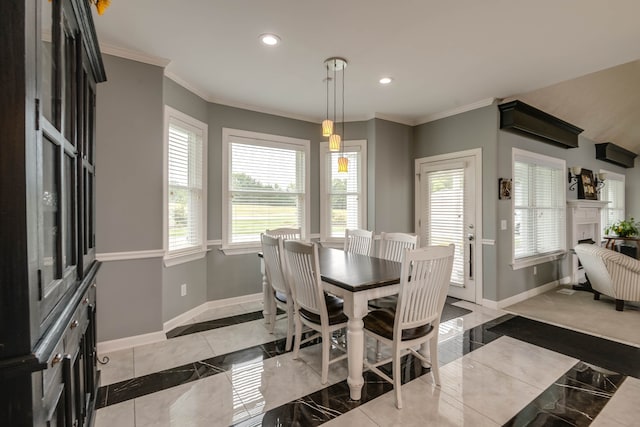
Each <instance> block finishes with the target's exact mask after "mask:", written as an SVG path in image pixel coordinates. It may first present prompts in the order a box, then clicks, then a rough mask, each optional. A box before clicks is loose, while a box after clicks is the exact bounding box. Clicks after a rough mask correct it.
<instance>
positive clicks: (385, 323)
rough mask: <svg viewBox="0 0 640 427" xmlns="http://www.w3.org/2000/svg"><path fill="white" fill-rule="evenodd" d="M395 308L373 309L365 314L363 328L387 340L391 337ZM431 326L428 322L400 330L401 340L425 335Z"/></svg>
mask: <svg viewBox="0 0 640 427" xmlns="http://www.w3.org/2000/svg"><path fill="white" fill-rule="evenodd" d="M395 317H396V310H395V308H381V309H379V310H373V311H372V312H370V313H369V314H367V315H366V316H365V318H364V319H363V320H364V328H365V329H367V330H369V331H371V332H373V333H374V334H377V335H380V336H381V337H384V338H386V339H388V340H392V339H393V324H394V322H395ZM432 329H433V326H431V324H430V323H427V324H426V325H422V326H418V327H415V328H411V329H405V330H404V331H402V341H408V340H413V339H416V338H420V337H423V336H425V335H427V334H428V333H429V332H431V330H432Z"/></svg>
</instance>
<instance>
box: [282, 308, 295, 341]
mask: <svg viewBox="0 0 640 427" xmlns="http://www.w3.org/2000/svg"><path fill="white" fill-rule="evenodd" d="M293 319H294V315H293V313H292V312H291V311H290V312H288V313H287V341H286V343H285V345H284V351H289V350H291V345H292V344H293V334H294V331H295V328H294V325H293Z"/></svg>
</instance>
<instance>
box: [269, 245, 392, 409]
mask: <svg viewBox="0 0 640 427" xmlns="http://www.w3.org/2000/svg"><path fill="white" fill-rule="evenodd" d="M260 255H262V254H260ZM318 257H319V261H320V277H321V279H322V281H323V282H324V287H325V290H326V291H327V292H330V293H332V294H334V295H336V296H339V297H341V298H342V299H343V300H344V312H345V314H346V315H347V317H349V322H348V323H347V353H348V365H349V376H348V378H347V383H348V384H349V389H350V396H351V398H352V399H353V400H360V397H361V392H362V386H363V385H364V378H363V376H362V369H363V360H364V329H363V327H364V322H363V321H362V319H363V318H364V316H366V315H367V313H368V311H369V309H368V305H369V304H368V303H369V301H370V300H372V299H375V298H380V297H384V296H389V295H394V294H397V293H398V290H399V286H400V285H399V283H400V268H401V267H402V264H401V263H399V262H395V261H389V260H385V259H382V258H376V257H372V256H366V255H359V254H354V253H349V252H345V251H343V250H341V249H333V248H325V247H322V246H319V247H318ZM261 270H262V275H263V276H262V286H263V292H264V306H263V314H264V318H265V320H266V321H267V322H269V321H270V319H271V318H272V316H271V314H272V313H273V312H275V310H276V307H275V301H273V292H272V291H271V287H270V286H269V284H268V282H267V278H266V275H265V271H264V263H261Z"/></svg>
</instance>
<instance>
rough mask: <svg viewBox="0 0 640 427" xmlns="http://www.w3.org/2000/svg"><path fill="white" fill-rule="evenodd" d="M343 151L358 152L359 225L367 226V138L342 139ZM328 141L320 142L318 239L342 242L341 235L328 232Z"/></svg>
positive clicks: (329, 210)
mask: <svg viewBox="0 0 640 427" xmlns="http://www.w3.org/2000/svg"><path fill="white" fill-rule="evenodd" d="M343 144H344V151H345V152H354V151H359V152H360V163H361V165H360V176H359V179H360V200H359V211H360V212H359V219H358V222H359V226H358V228H362V229H366V228H367V219H368V217H367V190H368V188H367V140H366V139H356V140H349V141H343ZM329 153H330V151H329V142H328V141H323V142H321V143H320V241H321V242H334V243H335V242H343V241H344V236H343V237H331V236H330V233H329V226H330V223H331V221H330V218H329V217H330V215H331V204H330V203H329V202H328V197H329V193H328V191H327V190H328V182H327V179H328V177H329V175H330V174H329V173H328V168H329V167H330V165H329V164H328V163H327V154H329Z"/></svg>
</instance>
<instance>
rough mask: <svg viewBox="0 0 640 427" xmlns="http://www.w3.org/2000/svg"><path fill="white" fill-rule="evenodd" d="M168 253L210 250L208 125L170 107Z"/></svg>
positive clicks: (167, 186)
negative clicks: (205, 158)
mask: <svg viewBox="0 0 640 427" xmlns="http://www.w3.org/2000/svg"><path fill="white" fill-rule="evenodd" d="M166 111H167V113H166V121H167V172H166V173H167V181H166V182H167V184H166V193H167V207H166V209H167V216H166V218H167V219H166V223H167V252H168V254H169V255H171V254H173V255H176V254H181V253H185V252H193V251H196V250H197V251H202V250H206V226H205V223H204V221H205V218H206V215H205V209H206V192H205V177H206V173H205V164H204V155H205V146H206V125H205V124H204V123H201V122H199V121H197V120H195V119H193V118H191V117H189V116H186V115H184V114H182V113H180V112H179V111H176V110H173V109H171V108H169V107H166Z"/></svg>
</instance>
